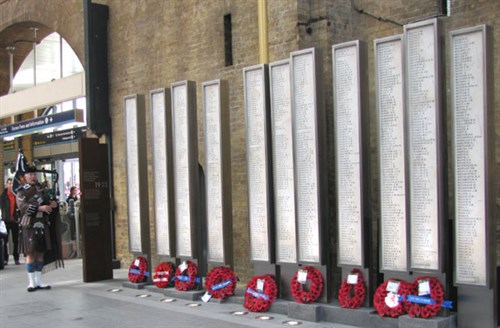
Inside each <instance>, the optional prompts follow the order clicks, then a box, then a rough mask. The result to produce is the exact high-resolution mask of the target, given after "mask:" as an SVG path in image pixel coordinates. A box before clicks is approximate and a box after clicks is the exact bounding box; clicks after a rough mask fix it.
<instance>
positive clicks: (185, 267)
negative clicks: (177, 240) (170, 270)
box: [179, 261, 188, 273]
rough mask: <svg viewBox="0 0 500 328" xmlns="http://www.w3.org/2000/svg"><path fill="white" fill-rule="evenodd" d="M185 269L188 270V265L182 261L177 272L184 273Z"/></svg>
mask: <svg viewBox="0 0 500 328" xmlns="http://www.w3.org/2000/svg"><path fill="white" fill-rule="evenodd" d="M187 268H188V265H187V263H186V261H183V262H182V263H181V265H179V271H180V272H181V273H183V272H184V271H186V269H187Z"/></svg>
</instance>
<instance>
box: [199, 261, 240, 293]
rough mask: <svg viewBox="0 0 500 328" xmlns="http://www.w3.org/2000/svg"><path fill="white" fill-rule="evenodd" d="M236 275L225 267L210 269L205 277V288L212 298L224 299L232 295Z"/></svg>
mask: <svg viewBox="0 0 500 328" xmlns="http://www.w3.org/2000/svg"><path fill="white" fill-rule="evenodd" d="M236 281H237V279H236V275H235V274H234V272H233V271H232V270H231V269H229V268H226V267H217V268H213V269H212V270H210V272H209V273H208V275H207V277H206V279H205V288H206V289H207V291H208V292H209V293H210V295H212V297H213V298H217V299H221V300H224V299H226V298H228V297H229V296H233V295H234V290H235V288H236Z"/></svg>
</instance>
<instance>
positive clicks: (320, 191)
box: [290, 48, 328, 265]
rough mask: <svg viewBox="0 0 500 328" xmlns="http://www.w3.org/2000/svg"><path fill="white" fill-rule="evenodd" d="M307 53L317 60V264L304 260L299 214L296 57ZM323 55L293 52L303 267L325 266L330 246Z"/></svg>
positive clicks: (315, 90)
mask: <svg viewBox="0 0 500 328" xmlns="http://www.w3.org/2000/svg"><path fill="white" fill-rule="evenodd" d="M305 54H312V56H313V58H314V77H313V80H314V83H315V85H314V97H315V98H314V108H315V122H314V123H315V128H316V129H315V134H316V140H315V149H316V186H317V190H316V198H317V201H318V212H319V213H317V219H318V239H319V240H318V248H319V249H318V258H319V261H317V262H314V261H305V260H302V259H300V251H299V249H300V245H299V233H300V231H299V213H298V201H297V195H298V193H299V192H300V190H298V187H297V166H296V163H297V149H296V144H297V142H296V140H297V136H296V115H295V111H296V106H295V98H294V95H295V83H294V80H295V77H294V69H293V67H294V59H295V57H298V56H302V55H305ZM322 68H323V67H322V56H321V52H320V50H319V49H316V48H309V49H303V50H299V51H295V52H292V53H291V54H290V83H291V88H292V89H291V90H292V93H291V94H292V99H291V104H292V134H293V145H294V146H293V152H294V154H293V158H294V168H293V170H294V181H295V186H294V188H295V197H296V198H295V215H296V220H295V231H296V236H297V238H296V240H297V261H298V263H301V264H312V265H323V264H325V257H326V255H325V253H326V250H325V248H326V246H325V240H326V235H327V232H328V231H327V230H328V229H326V228H325V227H326V221H327V219H328V208H327V203H326V197H327V193H328V190H327V179H326V178H324V177H323V178H321V176H325V173H326V115H325V108H324V107H325V106H324V101H323V84H322V79H321V78H319V77H321V74H322V71H323V69H322Z"/></svg>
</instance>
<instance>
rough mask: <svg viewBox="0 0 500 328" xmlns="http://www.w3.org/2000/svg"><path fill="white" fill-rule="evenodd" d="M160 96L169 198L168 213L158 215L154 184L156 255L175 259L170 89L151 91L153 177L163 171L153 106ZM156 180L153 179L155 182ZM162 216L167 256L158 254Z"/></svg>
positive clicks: (156, 191)
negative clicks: (166, 225) (158, 155)
mask: <svg viewBox="0 0 500 328" xmlns="http://www.w3.org/2000/svg"><path fill="white" fill-rule="evenodd" d="M156 94H160V95H161V96H162V98H163V101H164V107H163V117H164V122H165V126H164V127H163V128H164V130H165V133H164V134H163V138H164V140H165V149H164V151H165V158H166V163H165V167H164V168H163V169H164V170H165V172H164V173H165V175H166V179H167V186H166V187H165V188H166V194H167V195H166V197H167V204H166V205H167V213H165V214H161V213H158V208H157V199H156V194H157V193H158V192H159V190H156V189H155V184H154V182H153V192H154V195H153V206H154V208H153V211H154V215H155V229H156V233H155V238H156V253H157V254H158V255H164V256H169V257H173V256H175V233H174V232H175V211H174V209H175V204H174V186H173V183H172V182H173V181H172V177H173V167H172V165H173V163H172V158H173V157H172V156H173V154H172V112H171V108H170V106H171V96H170V89H168V88H159V89H155V90H151V91H150V92H149V99H150V102H149V103H150V107H151V108H150V110H151V147H152V153H153V165H152V166H153V177H156V176H157V171H158V170H160V169H162V167H159V163H158V160H157V151H156V144H157V143H156V141H155V132H156V131H155V124H153V120H154V117H155V115H154V106H153V105H154V104H153V98H154V95H156ZM154 179H155V178H153V180H154ZM160 215H166V216H167V222H168V241H167V242H168V248H169V252H168V253H167V254H163V253H160V252H158V245H159V244H160V242H161V241H160V240H158V238H159V234H158V230H159V229H160V228H159V227H158V217H159V216H160Z"/></svg>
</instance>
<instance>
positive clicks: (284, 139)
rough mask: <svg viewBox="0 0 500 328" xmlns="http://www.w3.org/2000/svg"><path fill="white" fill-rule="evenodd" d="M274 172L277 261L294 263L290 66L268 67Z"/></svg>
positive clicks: (295, 257)
mask: <svg viewBox="0 0 500 328" xmlns="http://www.w3.org/2000/svg"><path fill="white" fill-rule="evenodd" d="M269 73H270V74H269V81H270V85H271V124H272V129H271V130H272V140H273V168H274V171H273V172H274V211H275V224H276V261H277V262H278V263H296V262H297V246H296V234H295V195H294V193H295V180H294V176H293V135H292V104H291V94H290V89H291V86H290V62H289V61H288V60H286V61H281V62H275V63H271V64H270V65H269Z"/></svg>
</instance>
